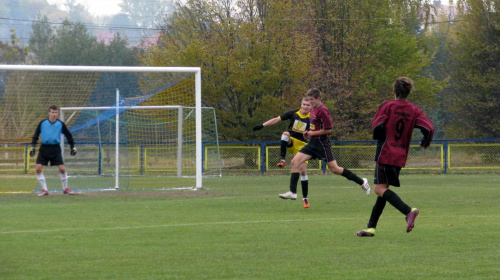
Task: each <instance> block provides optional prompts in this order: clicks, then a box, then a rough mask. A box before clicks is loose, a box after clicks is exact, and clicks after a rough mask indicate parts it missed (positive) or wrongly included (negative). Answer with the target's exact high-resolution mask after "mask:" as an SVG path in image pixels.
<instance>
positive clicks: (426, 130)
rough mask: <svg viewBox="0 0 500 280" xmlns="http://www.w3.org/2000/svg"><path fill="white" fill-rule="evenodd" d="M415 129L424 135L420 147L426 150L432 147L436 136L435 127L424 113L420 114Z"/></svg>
mask: <svg viewBox="0 0 500 280" xmlns="http://www.w3.org/2000/svg"><path fill="white" fill-rule="evenodd" d="M415 127H416V128H419V129H420V131H421V132H422V135H423V137H422V140H420V147H422V148H424V149H426V148H427V147H429V146H430V145H431V141H432V137H433V136H434V125H433V124H432V121H431V120H430V119H429V118H428V117H427V116H426V115H424V113H422V112H420V114H419V116H418V117H417V122H416V123H415Z"/></svg>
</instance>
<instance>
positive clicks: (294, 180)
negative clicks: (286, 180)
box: [290, 172, 300, 193]
mask: <svg viewBox="0 0 500 280" xmlns="http://www.w3.org/2000/svg"><path fill="white" fill-rule="evenodd" d="M299 177H300V173H299V172H297V173H292V175H290V191H291V192H293V193H297V183H298V182H299Z"/></svg>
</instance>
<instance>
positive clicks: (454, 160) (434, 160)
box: [205, 139, 500, 174]
mask: <svg viewBox="0 0 500 280" xmlns="http://www.w3.org/2000/svg"><path fill="white" fill-rule="evenodd" d="M211 149H215V146H210V145H206V146H205V153H207V151H210V150H211ZM219 149H220V153H221V159H222V170H223V174H224V173H226V174H227V173H238V172H239V173H242V172H243V173H258V172H260V173H262V174H264V173H280V172H286V173H289V172H290V169H289V168H286V167H285V168H284V169H282V168H279V167H277V166H276V164H277V163H278V162H279V160H280V155H279V154H280V147H279V142H220V145H219ZM332 149H333V154H334V156H335V159H336V160H337V162H338V164H339V165H340V166H342V167H346V168H349V169H351V170H360V171H373V170H374V168H375V161H374V156H375V151H376V141H334V142H332ZM291 159H292V155H290V154H287V157H286V160H287V164H290V161H291ZM405 170H415V171H419V172H442V173H448V172H454V171H460V172H474V171H478V170H483V171H496V172H500V139H468V140H435V141H433V144H432V145H431V146H430V147H429V148H427V149H423V148H421V147H420V146H419V145H418V142H417V141H414V142H412V145H411V146H410V150H409V154H408V161H407V164H406V167H405ZM308 172H309V173H314V172H317V173H325V172H326V164H325V163H324V162H322V161H318V160H311V161H309V164H308Z"/></svg>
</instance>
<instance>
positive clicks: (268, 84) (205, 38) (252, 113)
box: [143, 0, 313, 140]
mask: <svg viewBox="0 0 500 280" xmlns="http://www.w3.org/2000/svg"><path fill="white" fill-rule="evenodd" d="M237 4H238V5H239V6H238V7H239V8H238V9H236V7H232V6H231V7H225V6H224V5H223V3H219V2H216V1H214V2H207V1H200V0H193V1H188V3H187V5H186V6H184V7H182V8H181V9H179V11H178V12H177V13H176V14H175V15H174V16H173V17H172V18H171V19H170V20H168V21H167V22H166V26H165V29H164V33H163V35H162V36H161V37H160V42H159V45H158V46H157V47H155V48H152V49H151V50H150V52H148V53H147V54H146V55H145V57H143V62H144V63H146V64H152V65H167V66H201V67H202V76H203V96H204V104H205V105H207V106H212V107H214V108H215V109H216V112H217V119H218V122H219V124H220V125H219V131H220V135H222V138H225V139H238V140H248V139H250V138H251V137H253V136H252V133H251V128H252V127H253V126H254V125H255V124H258V123H262V122H263V121H264V120H266V119H267V118H270V117H275V116H277V115H279V114H280V113H281V112H282V111H284V110H288V109H290V108H289V107H290V106H291V107H292V108H295V107H297V106H298V105H299V103H300V100H301V97H302V96H303V95H304V94H305V92H306V90H307V81H308V74H309V71H310V70H309V65H310V61H311V58H312V51H313V48H312V45H311V43H310V40H309V39H308V37H307V36H306V35H304V34H302V33H300V32H297V31H296V30H297V28H298V22H296V21H290V20H285V18H286V17H292V18H293V17H294V15H297V16H298V14H299V13H300V11H303V9H302V8H301V6H299V5H294V4H293V3H283V2H280V3H270V4H269V3H266V2H263V3H261V4H262V6H259V5H255V4H254V3H252V2H247V1H240V2H238V3H237ZM285 4H286V5H285ZM268 106H271V107H272V108H271V109H268V108H263V107H268ZM261 108H262V109H261ZM264 113H265V114H264Z"/></svg>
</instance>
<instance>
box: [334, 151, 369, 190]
mask: <svg viewBox="0 0 500 280" xmlns="http://www.w3.org/2000/svg"><path fill="white" fill-rule="evenodd" d="M332 157H333V154H332ZM326 165H327V166H328V168H329V169H330V171H332V173H333V174H337V175H340V176H342V177H345V178H346V179H348V180H350V181H353V182H355V183H356V184H358V185H360V186H361V188H362V189H363V190H364V191H365V193H366V195H370V193H371V189H370V184H369V183H368V179H366V178H360V177H359V176H358V175H356V174H355V173H353V172H352V171H350V170H349V169H347V168H344V167H340V166H339V165H338V164H337V161H336V160H335V159H333V160H331V161H328V162H327V163H326Z"/></svg>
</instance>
